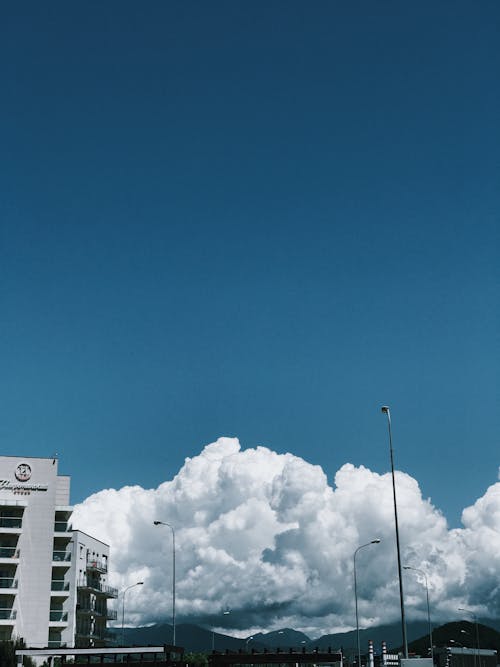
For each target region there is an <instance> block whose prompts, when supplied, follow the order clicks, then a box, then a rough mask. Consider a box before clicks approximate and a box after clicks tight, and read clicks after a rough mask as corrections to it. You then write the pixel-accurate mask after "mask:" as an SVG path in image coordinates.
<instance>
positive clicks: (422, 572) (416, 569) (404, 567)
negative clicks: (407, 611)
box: [403, 565, 434, 660]
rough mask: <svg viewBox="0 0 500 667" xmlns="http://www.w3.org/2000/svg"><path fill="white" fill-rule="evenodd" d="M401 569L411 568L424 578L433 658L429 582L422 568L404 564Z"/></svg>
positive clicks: (432, 656)
mask: <svg viewBox="0 0 500 667" xmlns="http://www.w3.org/2000/svg"><path fill="white" fill-rule="evenodd" d="M403 570H413V571H414V572H418V573H419V574H422V575H423V577H424V579H425V594H426V597H427V621H428V622H429V643H430V647H431V658H432V659H433V660H434V648H433V646H432V624H431V611H430V606H429V582H428V581H427V574H426V573H425V572H424V571H423V570H419V569H418V568H416V567H410V566H409V565H404V566H403Z"/></svg>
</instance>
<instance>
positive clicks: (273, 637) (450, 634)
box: [114, 619, 500, 654]
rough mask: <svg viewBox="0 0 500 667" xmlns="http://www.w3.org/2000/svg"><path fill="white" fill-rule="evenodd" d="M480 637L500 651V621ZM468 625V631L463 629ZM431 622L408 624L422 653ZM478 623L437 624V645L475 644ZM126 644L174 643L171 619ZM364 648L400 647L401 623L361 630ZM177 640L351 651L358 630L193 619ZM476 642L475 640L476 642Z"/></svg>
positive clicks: (203, 648) (196, 647)
mask: <svg viewBox="0 0 500 667" xmlns="http://www.w3.org/2000/svg"><path fill="white" fill-rule="evenodd" d="M478 627H479V630H480V640H481V637H483V638H484V640H483V642H481V641H480V644H481V643H482V646H481V647H482V648H494V649H497V650H499V651H500V632H499V630H500V621H498V620H490V619H488V620H487V621H486V624H485V623H481V624H479V626H478ZM465 628H467V631H466V633H465V634H463V633H462V630H463V629H465ZM114 632H115V633H116V635H117V636H120V635H121V630H118V629H117V628H115V629H114ZM428 632H429V626H428V624H427V623H426V622H424V621H416V622H413V623H408V624H407V635H408V642H409V648H410V650H412V651H414V652H417V653H419V654H424V653H425V651H426V650H427V647H428V646H429V639H428ZM474 632H475V627H474V624H473V623H470V622H469V621H460V622H456V623H447V624H445V625H443V626H437V627H436V628H434V629H433V643H434V645H441V646H442V645H445V644H446V643H447V642H449V641H450V639H453V640H454V641H455V642H457V643H459V645H460V644H464V643H465V641H466V640H465V639H464V637H465V636H466V635H469V637H470V642H471V645H472V644H474V637H475V634H474ZM124 636H125V644H126V645H128V646H133V645H135V646H148V645H162V644H171V643H172V626H171V625H169V624H168V623H159V624H156V625H151V626H144V627H138V628H125V629H124ZM360 640H361V649H362V651H363V652H366V650H367V645H368V641H369V640H371V641H373V643H374V646H375V650H376V651H377V650H378V649H379V647H380V645H381V643H382V642H383V641H384V642H386V644H387V646H388V648H389V649H391V648H393V649H396V648H399V647H400V645H401V625H400V624H399V623H393V624H389V625H380V626H377V627H373V628H368V629H361V630H360ZM176 644H177V645H178V646H183V647H184V648H185V650H186V651H189V652H195V653H201V652H210V651H212V650H213V649H215V650H216V651H225V650H226V649H227V650H229V651H237V650H239V649H243V650H244V649H247V650H250V648H252V647H253V648H254V649H256V650H263V649H264V648H267V649H269V648H274V649H276V648H283V649H290V648H295V649H299V648H302V647H304V648H309V649H314V648H316V647H318V648H320V649H327V648H328V647H330V648H332V649H340V648H342V649H343V650H344V652H345V653H347V654H349V653H351V652H352V651H354V650H355V647H356V631H355V630H351V631H349V632H342V633H336V634H329V635H323V636H321V637H318V638H317V639H311V638H310V637H308V636H307V635H306V634H304V633H303V632H299V631H297V630H293V629H291V628H283V629H282V630H274V631H272V632H267V633H262V632H259V633H255V634H253V635H250V636H248V637H246V638H245V639H239V638H237V637H231V636H230V635H224V634H219V633H218V632H212V631H211V630H208V629H206V628H203V627H201V626H199V625H195V624H191V623H181V624H179V625H177V626H176ZM474 646H475V644H474Z"/></svg>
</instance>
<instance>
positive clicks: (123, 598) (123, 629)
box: [122, 581, 144, 646]
mask: <svg viewBox="0 0 500 667" xmlns="http://www.w3.org/2000/svg"><path fill="white" fill-rule="evenodd" d="M143 583H144V582H143V581H138V582H137V583H136V584H132V585H131V586H127V588H125V589H124V591H123V594H122V596H123V597H122V646H125V595H126V593H127V591H128V590H130V589H131V588H134V586H142V585H143Z"/></svg>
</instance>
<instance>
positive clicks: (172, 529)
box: [153, 521, 176, 646]
mask: <svg viewBox="0 0 500 667" xmlns="http://www.w3.org/2000/svg"><path fill="white" fill-rule="evenodd" d="M153 523H154V525H155V526H168V527H169V528H170V530H171V531H172V644H173V645H174V646H175V645H176V644H175V530H174V527H173V526H172V525H171V524H169V523H167V522H166V521H153Z"/></svg>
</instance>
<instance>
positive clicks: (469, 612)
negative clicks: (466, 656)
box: [458, 607, 481, 667]
mask: <svg viewBox="0 0 500 667" xmlns="http://www.w3.org/2000/svg"><path fill="white" fill-rule="evenodd" d="M458 611H465V612H466V613H467V614H470V615H471V616H472V618H473V619H474V625H475V626H476V650H477V660H478V662H479V667H481V654H480V649H479V628H478V625H477V616H476V614H475V613H474V612H473V611H471V610H470V609H464V608H463V607H459V608H458ZM464 634H467V633H464ZM475 665H476V660H475V656H474V667H475Z"/></svg>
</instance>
